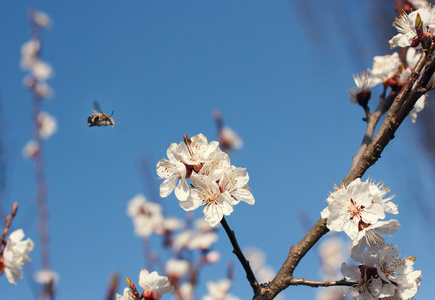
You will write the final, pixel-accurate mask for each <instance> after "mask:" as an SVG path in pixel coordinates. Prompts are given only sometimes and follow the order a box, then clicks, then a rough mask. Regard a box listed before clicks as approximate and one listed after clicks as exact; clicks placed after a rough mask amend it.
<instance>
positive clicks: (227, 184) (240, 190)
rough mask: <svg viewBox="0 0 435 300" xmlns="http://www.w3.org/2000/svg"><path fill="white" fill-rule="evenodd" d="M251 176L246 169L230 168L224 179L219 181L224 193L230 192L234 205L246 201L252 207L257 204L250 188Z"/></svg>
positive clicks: (226, 171)
mask: <svg viewBox="0 0 435 300" xmlns="http://www.w3.org/2000/svg"><path fill="white" fill-rule="evenodd" d="M248 181H249V175H248V172H246V169H245V168H236V167H234V166H230V167H228V168H227V169H226V170H225V172H224V175H223V177H222V178H221V179H220V180H219V187H220V189H221V190H222V191H228V192H229V194H230V195H231V197H232V205H236V204H238V203H239V202H240V201H244V202H246V203H248V204H250V205H254V204H255V199H254V196H252V193H251V190H250V187H249V186H248Z"/></svg>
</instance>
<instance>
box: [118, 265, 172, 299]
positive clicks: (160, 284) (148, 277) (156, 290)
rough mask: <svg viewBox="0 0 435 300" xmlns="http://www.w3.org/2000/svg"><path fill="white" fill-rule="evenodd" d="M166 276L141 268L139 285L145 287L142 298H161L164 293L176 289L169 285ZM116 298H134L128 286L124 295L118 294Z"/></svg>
mask: <svg viewBox="0 0 435 300" xmlns="http://www.w3.org/2000/svg"><path fill="white" fill-rule="evenodd" d="M168 284H169V280H168V277H166V276H159V274H157V272H156V271H154V272H152V273H150V272H148V270H146V269H141V270H140V274H139V286H140V287H141V288H142V289H143V293H142V295H141V297H142V298H141V299H145V300H148V299H153V300H159V299H161V298H162V296H163V295H164V294H169V293H172V292H173V291H174V287H173V286H169V285H168ZM116 300H134V298H133V297H132V296H131V292H130V291H129V289H128V288H126V289H124V294H123V296H121V295H119V294H116Z"/></svg>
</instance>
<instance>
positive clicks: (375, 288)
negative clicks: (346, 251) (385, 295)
mask: <svg viewBox="0 0 435 300" xmlns="http://www.w3.org/2000/svg"><path fill="white" fill-rule="evenodd" d="M341 272H342V274H343V275H344V277H345V279H346V280H348V281H353V282H357V285H355V286H352V287H350V292H351V296H352V299H358V300H377V299H378V296H379V294H380V293H381V290H382V280H381V279H380V278H379V277H375V276H374V275H375V274H376V268H374V267H367V266H364V265H361V266H356V265H350V264H347V263H343V265H342V266H341Z"/></svg>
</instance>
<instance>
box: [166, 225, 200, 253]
mask: <svg viewBox="0 0 435 300" xmlns="http://www.w3.org/2000/svg"><path fill="white" fill-rule="evenodd" d="M194 236H195V234H194V232H193V230H190V229H186V230H183V231H182V232H180V233H179V234H177V235H176V236H175V238H174V241H173V242H172V249H173V250H174V251H175V252H176V253H179V252H180V251H181V250H182V249H189V247H190V242H191V240H192V239H193V237H194Z"/></svg>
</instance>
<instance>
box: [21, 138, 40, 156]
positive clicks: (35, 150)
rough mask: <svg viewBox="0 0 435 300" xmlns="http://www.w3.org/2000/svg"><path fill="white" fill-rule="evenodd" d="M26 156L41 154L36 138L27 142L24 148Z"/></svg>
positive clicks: (23, 152) (23, 151)
mask: <svg viewBox="0 0 435 300" xmlns="http://www.w3.org/2000/svg"><path fill="white" fill-rule="evenodd" d="M22 154H23V156H24V158H35V157H36V156H38V154H39V144H38V142H37V141H35V140H30V141H29V142H27V144H26V146H24V148H23V150H22Z"/></svg>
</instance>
